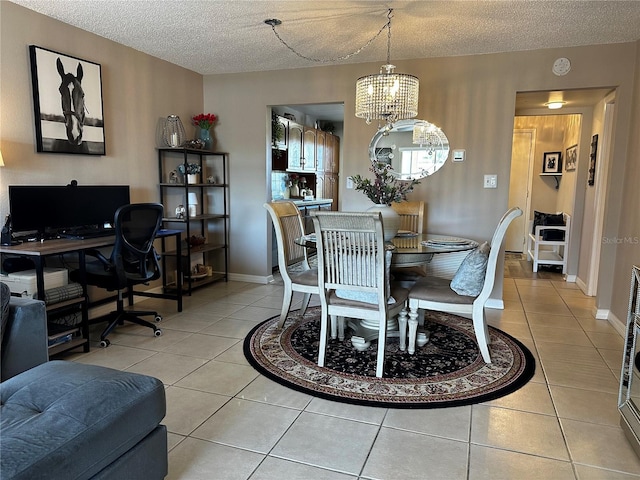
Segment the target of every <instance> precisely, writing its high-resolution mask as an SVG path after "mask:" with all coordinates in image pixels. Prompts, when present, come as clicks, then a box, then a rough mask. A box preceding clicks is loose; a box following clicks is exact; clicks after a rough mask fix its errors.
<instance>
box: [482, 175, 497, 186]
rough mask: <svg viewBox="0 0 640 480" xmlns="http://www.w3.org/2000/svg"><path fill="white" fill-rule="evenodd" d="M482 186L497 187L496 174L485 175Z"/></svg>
mask: <svg viewBox="0 0 640 480" xmlns="http://www.w3.org/2000/svg"><path fill="white" fill-rule="evenodd" d="M484 188H498V175H485V176H484Z"/></svg>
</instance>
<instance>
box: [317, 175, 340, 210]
mask: <svg viewBox="0 0 640 480" xmlns="http://www.w3.org/2000/svg"><path fill="white" fill-rule="evenodd" d="M316 198H325V199H332V200H333V204H332V205H331V208H330V209H332V210H337V209H338V174H337V173H324V172H322V173H320V172H318V173H316Z"/></svg>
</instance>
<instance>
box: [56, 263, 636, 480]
mask: <svg viewBox="0 0 640 480" xmlns="http://www.w3.org/2000/svg"><path fill="white" fill-rule="evenodd" d="M525 269H526V265H525ZM520 270H522V269H518V268H517V265H516V268H511V269H510V268H506V269H505V271H506V272H507V275H509V277H510V278H506V279H505V289H504V301H505V309H504V310H502V311H495V310H494V311H490V312H489V317H490V321H491V324H492V325H494V326H496V327H499V328H501V329H502V330H504V331H506V332H508V333H509V334H511V335H513V336H515V337H516V338H518V339H520V340H521V341H522V342H523V343H524V344H525V345H527V347H528V348H529V349H530V350H531V351H532V352H533V353H534V355H535V357H536V359H537V362H538V363H537V369H536V373H535V376H534V378H533V380H532V381H531V382H529V383H528V384H527V385H526V386H524V387H523V388H521V389H520V390H518V391H516V392H515V393H513V394H511V395H509V396H506V397H503V398H501V399H498V400H495V401H491V402H487V403H483V404H478V405H473V406H466V407H457V408H447V409H436V410H395V409H384V408H370V407H359V406H353V405H347V404H342V403H335V402H331V401H327V400H322V399H319V398H314V397H311V396H309V395H305V394H302V393H298V392H295V391H293V390H289V389H287V388H285V387H282V386H280V385H278V384H276V383H274V382H272V381H270V380H268V379H266V378H265V377H263V376H262V375H260V374H258V373H257V372H256V371H255V370H254V369H253V368H252V367H251V366H249V365H248V363H247V362H246V360H245V358H244V355H243V352H242V342H243V338H244V336H245V334H246V333H247V332H248V331H249V330H250V329H251V328H252V327H253V326H254V325H256V324H257V323H258V322H260V321H262V320H264V319H267V318H270V317H272V316H274V315H276V314H278V313H279V308H280V305H281V298H282V287H281V286H280V285H278V284H277V283H276V284H270V285H257V284H249V283H239V282H229V283H226V284H225V283H220V284H215V285H213V286H211V287H209V288H205V289H201V290H198V291H196V292H195V294H194V295H193V296H191V297H187V298H186V299H185V309H184V311H183V312H182V313H181V314H176V313H175V304H174V303H172V302H168V301H166V302H165V301H157V300H146V301H145V302H144V305H145V307H146V306H152V307H153V308H157V309H159V310H160V311H161V312H162V313H163V315H164V321H163V322H162V324H161V325H162V328H163V330H164V334H163V336H161V337H159V338H155V337H154V336H153V335H151V333H150V331H149V329H145V328H142V327H137V326H125V327H120V328H118V329H117V330H116V331H115V332H114V333H113V334H112V335H111V336H110V339H111V342H112V345H111V346H110V347H109V348H106V349H100V348H94V349H92V351H91V352H90V353H88V354H73V355H69V356H68V357H67V358H68V359H71V360H74V361H78V362H83V363H91V364H95V365H104V366H109V367H113V368H117V369H121V370H128V371H132V372H139V373H144V374H149V375H153V376H156V377H158V378H160V379H161V380H162V381H163V382H164V384H165V385H166V394H167V404H168V405H167V416H166V418H165V420H164V423H165V424H166V425H167V427H168V430H169V432H170V433H169V475H168V477H167V478H168V479H170V480H177V479H181V480H186V479H198V480H204V479H207V480H208V479H216V480H245V479H251V480H267V479H273V480H275V479H278V480H283V479H287V480H295V479H304V480H313V479H322V480H347V479H388V480H392V479H393V480H395V479H398V480H406V479H427V478H428V479H430V480H434V479H446V480H456V479H468V480H480V479H491V480H499V479H505V480H506V479H509V480H513V479H558V480H561V479H579V480H595V479H608V480H609V479H610V480H622V479H631V478H636V479H637V478H640V460H639V459H638V457H636V455H635V454H634V452H633V450H632V449H631V447H630V446H629V444H628V443H627V440H626V439H625V437H624V434H623V432H622V430H621V428H620V426H619V423H618V422H619V420H618V419H619V416H618V413H617V408H616V404H617V391H618V376H619V371H620V362H621V358H622V345H623V343H622V338H621V336H620V335H619V334H618V333H617V332H616V331H615V329H614V328H613V327H612V326H610V325H609V324H608V323H607V322H606V321H601V320H596V319H595V318H594V317H593V315H592V311H593V307H594V303H593V299H591V298H588V297H585V296H584V295H583V294H582V293H581V292H580V291H579V290H578V289H577V287H576V286H575V284H567V283H565V282H563V281H562V279H561V278H560V277H559V276H558V275H550V274H548V273H547V274H543V273H540V274H539V275H533V274H530V273H529V274H528V275H527V274H526V272H525V273H524V274H522V271H520ZM514 272H515V273H514ZM514 276H515V277H518V276H521V277H528V278H514ZM297 299H298V302H299V300H300V298H299V297H297Z"/></svg>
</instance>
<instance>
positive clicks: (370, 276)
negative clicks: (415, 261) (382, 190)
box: [312, 212, 386, 309]
mask: <svg viewBox="0 0 640 480" xmlns="http://www.w3.org/2000/svg"><path fill="white" fill-rule="evenodd" d="M312 218H313V222H314V226H315V231H316V245H317V248H318V283H319V285H320V289H321V291H322V288H323V286H324V288H325V290H336V289H339V290H341V291H355V292H362V293H369V294H374V295H376V296H377V298H379V299H381V300H380V304H381V305H382V307H383V309H384V305H385V303H386V281H385V246H384V234H383V230H382V219H381V218H380V214H379V213H358V212H317V213H314V215H313V217H312Z"/></svg>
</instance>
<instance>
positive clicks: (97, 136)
mask: <svg viewBox="0 0 640 480" xmlns="http://www.w3.org/2000/svg"><path fill="white" fill-rule="evenodd" d="M29 54H30V58H31V82H32V88H33V108H34V116H35V126H36V147H37V151H38V152H48V153H78V154H85V155H104V154H105V139H104V117H103V108H102V73H101V68H100V64H98V63H93V62H89V61H87V60H82V59H80V58H76V57H72V56H70V55H65V54H63V53H58V52H54V51H53V50H47V49H46V48H41V47H37V46H35V45H30V46H29Z"/></svg>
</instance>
